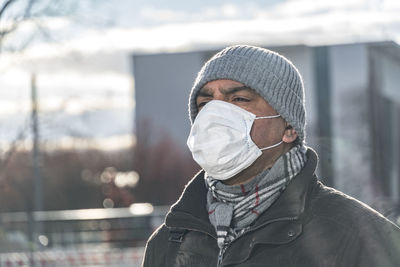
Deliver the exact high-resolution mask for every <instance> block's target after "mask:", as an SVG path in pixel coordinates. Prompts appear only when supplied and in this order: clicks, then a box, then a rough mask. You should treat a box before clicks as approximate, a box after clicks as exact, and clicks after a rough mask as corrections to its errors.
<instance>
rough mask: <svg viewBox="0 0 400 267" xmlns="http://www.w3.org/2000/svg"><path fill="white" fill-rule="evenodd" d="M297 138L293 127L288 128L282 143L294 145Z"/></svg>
mask: <svg viewBox="0 0 400 267" xmlns="http://www.w3.org/2000/svg"><path fill="white" fill-rule="evenodd" d="M296 138H297V133H296V130H295V129H293V128H292V127H291V126H289V127H287V128H286V130H285V133H284V135H283V137H282V141H283V142H285V143H293V142H294V140H296Z"/></svg>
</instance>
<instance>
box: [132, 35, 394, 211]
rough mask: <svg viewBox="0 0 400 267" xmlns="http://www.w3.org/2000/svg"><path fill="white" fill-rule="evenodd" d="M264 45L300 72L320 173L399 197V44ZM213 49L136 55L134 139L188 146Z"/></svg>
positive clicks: (377, 196)
mask: <svg viewBox="0 0 400 267" xmlns="http://www.w3.org/2000/svg"><path fill="white" fill-rule="evenodd" d="M267 48H269V49H272V50H274V51H277V52H279V53H281V54H283V55H284V56H286V57H287V58H289V59H290V60H291V61H292V62H293V63H294V64H295V65H296V66H297V67H298V69H299V70H300V72H301V74H302V76H303V79H304V85H305V93H306V107H307V138H306V140H307V144H308V145H309V146H311V147H313V148H315V149H316V150H317V152H318V154H319V157H320V163H319V174H320V177H321V179H322V180H323V181H324V182H325V183H326V184H328V185H331V186H333V187H335V188H338V189H339V190H342V191H344V192H346V193H348V194H350V195H352V196H354V197H356V198H358V199H360V200H362V201H365V202H367V203H369V204H372V205H377V204H376V203H378V201H381V200H384V202H391V203H397V202H398V201H399V196H400V192H399V191H400V184H399V179H400V170H399V164H400V155H399V151H400V142H399V138H400V122H399V115H400V88H399V84H400V75H399V74H400V46H399V45H397V44H396V43H393V42H377V43H358V44H343V45H330V46H305V45H298V46H280V47H267ZM217 51H219V49H218V50H207V51H191V52H185V53H162V54H135V55H134V56H133V66H134V78H135V101H136V131H137V134H138V142H142V141H143V142H144V141H146V142H157V140H160V139H163V138H171V140H174V142H176V144H177V145H178V146H180V147H181V148H182V150H186V149H187V148H186V145H185V143H186V138H187V136H188V133H189V130H190V122H189V118H188V111H187V102H188V97H189V91H190V89H191V86H192V84H193V81H194V79H195V77H196V74H197V72H198V71H199V70H200V68H201V66H202V65H203V63H204V62H205V61H206V60H207V59H209V58H210V57H211V56H212V55H213V54H215V53H216V52H217ZM141 131H142V132H141ZM143 138H145V139H146V140H143ZM171 156H173V155H171Z"/></svg>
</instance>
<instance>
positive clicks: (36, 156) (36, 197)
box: [31, 73, 43, 245]
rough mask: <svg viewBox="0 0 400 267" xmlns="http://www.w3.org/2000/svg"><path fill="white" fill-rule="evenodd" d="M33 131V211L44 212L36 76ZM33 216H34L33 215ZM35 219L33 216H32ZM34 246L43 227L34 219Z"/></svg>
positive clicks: (32, 78) (32, 86) (32, 96)
mask: <svg viewBox="0 0 400 267" xmlns="http://www.w3.org/2000/svg"><path fill="white" fill-rule="evenodd" d="M31 103H32V106H31V122H32V124H31V127H32V128H31V130H32V138H33V144H32V163H33V209H32V211H41V210H43V198H42V176H41V173H40V151H39V121H38V100H37V89H36V74H35V73H32V77H31ZM32 215H33V214H32ZM32 217H33V216H32ZM33 226H34V227H33V241H34V242H33V245H36V244H38V236H39V235H40V234H41V230H42V229H41V225H40V223H39V222H37V221H36V220H35V218H33Z"/></svg>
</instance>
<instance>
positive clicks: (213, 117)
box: [143, 45, 400, 267]
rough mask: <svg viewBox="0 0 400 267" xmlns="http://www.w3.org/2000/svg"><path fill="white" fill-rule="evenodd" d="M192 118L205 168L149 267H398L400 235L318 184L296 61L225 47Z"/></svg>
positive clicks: (193, 101) (199, 87) (203, 76)
mask: <svg viewBox="0 0 400 267" xmlns="http://www.w3.org/2000/svg"><path fill="white" fill-rule="evenodd" d="M189 113H190V118H191V121H192V128H191V132H190V135H189V138H188V141H187V143H188V146H189V149H190V150H191V152H192V154H193V158H194V159H195V160H196V162H197V163H198V164H199V165H200V166H201V167H202V168H203V170H202V171H201V172H200V173H198V174H197V175H196V176H195V177H194V178H193V179H192V180H191V181H190V182H189V184H188V185H187V186H186V188H185V190H184V192H183V194H182V196H181V197H180V199H179V200H178V201H177V203H175V204H174V205H173V206H172V207H171V210H170V212H169V213H168V214H167V217H166V219H165V223H164V224H163V225H162V226H161V227H160V228H159V229H158V230H156V231H155V233H154V234H153V235H152V236H151V237H150V239H149V241H148V243H147V246H146V253H145V258H144V262H143V266H151V267H156V266H168V267H170V266H185V267H190V266H204V267H208V266H284V267H286V266H305V267H312V266H318V267H323V266H349V267H350V266H351V267H354V266H363V267H365V266H377V267H378V266H379V267H383V266H400V229H399V228H398V227H397V226H395V225H394V224H392V223H391V222H390V221H388V220H387V219H385V218H384V217H383V216H382V215H380V214H379V213H377V212H376V211H374V210H372V209H371V208H369V207H368V206H366V205H365V204H363V203H361V202H359V201H357V200H355V199H353V198H351V197H349V196H346V195H345V194H343V193H341V192H338V191H336V190H334V189H332V188H328V187H325V186H324V185H322V184H321V183H320V182H319V181H318V180H317V177H316V175H315V169H316V166H317V161H318V158H317V155H316V153H315V152H314V151H313V150H312V149H311V148H308V147H306V146H305V106H304V89H303V82H302V78H301V76H300V74H299V72H298V70H297V69H296V68H295V66H294V65H293V64H292V63H291V62H290V61H289V60H287V59H286V58H284V57H283V56H281V55H279V54H277V53H274V52H272V51H269V50H267V49H263V48H259V47H252V46H244V45H241V46H232V47H227V48H225V49H224V50H222V51H220V52H219V53H217V54H216V55H215V56H214V57H213V58H211V59H210V60H209V61H208V62H207V63H206V64H205V65H204V66H203V68H202V69H201V71H200V72H199V74H198V76H197V79H196V81H195V83H194V85H193V88H192V91H191V94H190V99H189Z"/></svg>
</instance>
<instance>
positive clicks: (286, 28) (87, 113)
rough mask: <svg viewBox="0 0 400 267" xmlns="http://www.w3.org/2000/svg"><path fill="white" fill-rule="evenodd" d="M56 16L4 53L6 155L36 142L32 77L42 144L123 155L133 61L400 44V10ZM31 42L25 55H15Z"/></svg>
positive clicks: (155, 9)
mask: <svg viewBox="0 0 400 267" xmlns="http://www.w3.org/2000/svg"><path fill="white" fill-rule="evenodd" d="M2 2H4V0H0V4H2ZM60 13H62V14H61V15H59V16H58V15H57V14H53V15H52V16H43V17H42V18H40V19H37V20H35V21H28V22H26V23H24V24H22V25H21V27H20V28H19V30H18V31H17V32H16V33H15V34H13V35H11V36H9V38H7V39H6V40H5V42H4V44H3V50H2V52H1V54H0V124H1V128H0V146H1V147H6V145H7V143H9V142H10V141H12V140H14V139H15V138H16V136H18V134H19V133H20V132H24V131H25V132H26V133H25V134H24V138H25V139H27V140H29V138H30V135H29V131H28V130H29V110H30V80H31V75H32V73H35V75H36V77H37V83H36V87H37V89H38V96H39V100H40V102H39V105H40V106H39V107H40V119H41V136H42V139H43V140H46V141H48V142H54V143H56V144H61V143H63V142H60V140H71V138H89V139H97V140H101V141H99V142H96V144H97V145H98V144H102V142H103V144H105V141H104V140H106V139H107V138H108V139H109V140H114V143H112V142H111V143H108V146H107V147H115V148H117V147H123V146H126V145H128V144H130V142H131V140H132V139H131V138H129V135H130V134H131V133H132V132H133V130H134V106H135V101H134V79H133V77H132V73H133V70H132V62H131V60H132V54H133V53H159V52H173V51H190V50H196V49H215V48H222V47H224V46H226V45H230V44H238V43H246V44H253V45H261V46H269V45H271V46H273V45H293V44H306V45H324V44H338V43H353V42H369V41H383V40H392V41H395V42H397V43H400V16H399V15H398V14H400V1H398V0H336V1H332V0H330V1H327V0H319V1H313V0H264V1H262V0H247V1H242V0H240V1H239V0H234V1H216V0H213V1H211V0H203V1H183V0H156V1H149V0H109V1H106V0H96V1H95V0H83V1H77V4H76V5H75V6H74V8H73V9H72V11H71V12H60ZM27 38H30V40H31V41H30V42H29V46H27V48H25V49H24V50H22V51H17V52H10V51H11V50H12V49H15V48H17V50H18V46H19V44H21V43H23V42H24V40H26V39H27ZM118 137H120V138H118ZM64 143H67V144H68V142H64ZM69 143H71V142H69ZM104 147H106V145H104Z"/></svg>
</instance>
